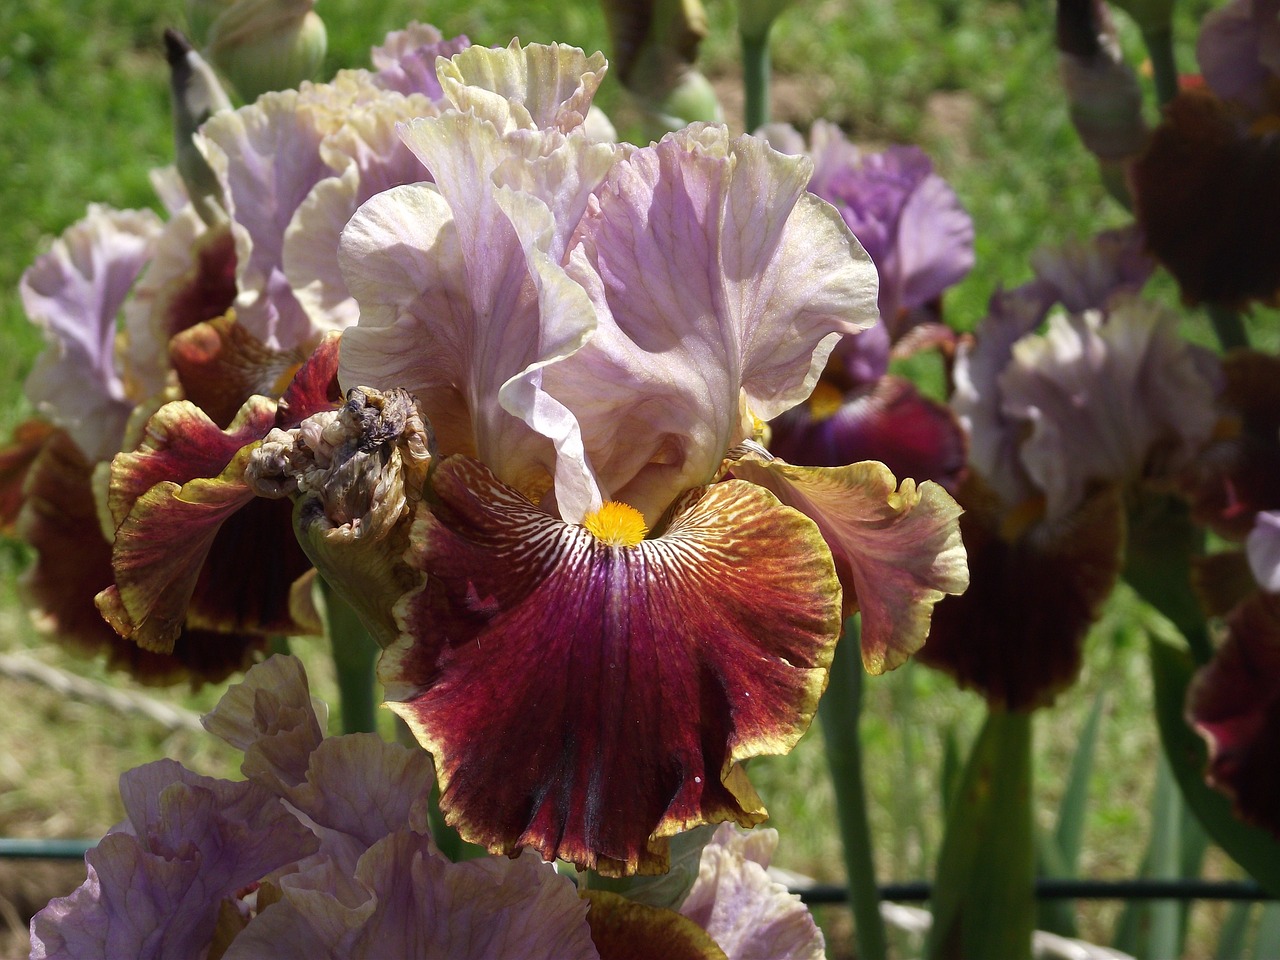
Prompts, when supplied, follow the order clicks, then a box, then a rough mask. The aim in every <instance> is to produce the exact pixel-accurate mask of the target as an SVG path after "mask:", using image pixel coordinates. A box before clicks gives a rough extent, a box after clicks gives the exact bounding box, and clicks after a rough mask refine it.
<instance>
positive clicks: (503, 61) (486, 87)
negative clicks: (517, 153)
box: [439, 40, 606, 133]
mask: <svg viewBox="0 0 1280 960" xmlns="http://www.w3.org/2000/svg"><path fill="white" fill-rule="evenodd" d="M605 69H606V64H605V59H604V54H602V53H594V54H592V55H591V56H590V57H588V56H587V55H586V54H585V53H583V52H582V51H581V50H579V49H578V48H577V47H570V46H566V45H564V44H560V43H552V44H541V43H531V44H529V45H528V46H527V47H522V46H520V42H519V41H518V40H512V41H511V43H510V45H509V46H507V48H506V49H505V50H492V49H489V48H487V47H469V48H468V49H467V50H465V51H463V52H462V53H459V54H458V55H457V56H455V57H453V58H452V59H451V60H449V61H447V62H445V63H442V64H441V65H440V71H439V74H440V83H441V86H442V87H443V89H444V95H445V96H446V97H447V98H448V99H449V100H450V101H451V102H452V103H453V105H454V106H455V107H457V108H458V109H459V110H460V111H462V112H464V113H468V112H470V113H474V114H476V115H477V116H479V117H482V118H483V119H485V120H487V121H488V122H489V123H492V124H493V125H494V126H495V127H497V128H498V130H499V131H500V132H502V133H510V132H511V131H513V130H559V131H560V132H561V133H568V132H570V131H571V130H575V129H577V128H578V127H580V126H582V124H583V123H585V122H586V118H587V108H588V107H590V106H591V99H592V97H594V96H595V93H596V90H597V89H598V88H599V86H600V81H601V80H603V79H604V73H605Z"/></svg>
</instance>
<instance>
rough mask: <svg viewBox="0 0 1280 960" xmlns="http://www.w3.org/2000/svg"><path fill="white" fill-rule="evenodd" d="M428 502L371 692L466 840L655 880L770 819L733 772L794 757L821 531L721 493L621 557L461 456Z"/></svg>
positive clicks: (835, 607)
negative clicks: (376, 690)
mask: <svg viewBox="0 0 1280 960" xmlns="http://www.w3.org/2000/svg"><path fill="white" fill-rule="evenodd" d="M432 498H433V499H432V500H431V502H432V503H433V506H432V509H431V510H430V511H426V510H422V511H420V517H419V520H418V522H417V525H416V528H415V532H414V540H415V545H414V547H413V551H412V553H411V559H412V561H413V562H414V563H415V564H417V565H419V566H420V567H421V568H422V569H423V570H424V571H426V573H427V575H428V579H427V585H426V587H425V588H424V589H423V590H422V592H420V593H418V594H416V595H414V596H411V597H408V598H406V599H405V600H404V601H403V602H402V604H401V606H400V608H399V610H398V613H397V616H398V617H399V619H400V620H401V622H402V623H403V626H404V631H405V632H404V635H403V636H402V638H401V640H400V642H399V643H398V644H397V645H396V646H395V647H392V648H391V649H390V650H388V651H387V653H386V654H384V657H383V662H382V665H381V667H380V675H381V676H382V678H383V679H384V681H385V682H386V683H387V684H388V686H389V698H390V699H391V700H392V701H393V702H392V704H391V706H392V709H393V710H395V711H396V712H397V713H398V714H399V715H400V716H402V717H403V718H404V719H405V720H406V722H407V723H408V724H409V725H410V727H411V729H412V730H413V731H414V734H415V736H416V737H417V738H418V740H419V742H421V743H422V744H423V745H424V746H426V747H427V749H428V750H429V751H430V752H431V753H432V754H433V756H434V757H435V759H436V764H437V769H438V771H439V776H440V780H441V786H442V796H441V806H442V808H443V809H444V811H445V815H446V818H447V819H448V820H449V822H450V823H452V824H454V825H455V826H457V827H458V828H459V830H460V831H461V832H462V834H463V835H464V837H466V838H468V839H470V840H473V841H475V842H478V843H483V844H484V845H486V846H488V847H489V848H490V849H492V850H494V851H504V852H510V851H513V850H515V849H516V848H518V847H519V846H522V845H528V846H532V847H533V848H534V849H536V850H539V851H540V852H541V853H542V854H543V855H544V856H545V857H547V858H552V857H563V858H566V859H570V860H572V861H574V862H576V863H578V864H580V865H582V866H586V867H589V868H592V869H596V870H599V871H601V872H604V873H610V874H625V873H633V872H637V871H639V872H643V873H652V872H660V871H662V870H663V869H665V867H666V862H667V840H666V838H667V837H669V836H671V835H672V834H675V833H677V832H679V831H681V830H684V829H687V828H689V827H692V826H695V825H697V824H699V823H704V822H715V821H719V820H735V821H737V822H739V823H742V824H744V825H749V824H752V823H756V822H758V821H759V820H760V819H761V818H762V817H763V816H764V811H763V808H762V807H761V805H760V802H759V799H758V798H757V797H756V795H755V792H754V791H753V790H752V789H751V786H750V784H749V783H747V781H746V778H745V776H744V774H743V773H742V771H741V769H740V768H739V767H738V764H739V763H740V761H742V760H745V759H746V758H748V757H751V756H756V755H760V754H773V753H785V752H786V751H788V750H789V749H790V748H791V747H792V746H793V745H794V744H795V742H796V741H797V740H798V739H799V737H800V736H801V734H802V733H803V732H804V730H805V729H806V728H807V726H808V724H809V722H810V720H811V718H812V716H813V712H814V709H815V707H816V704H817V698H818V696H819V694H820V693H821V691H822V689H823V687H824V686H825V683H826V668H827V665H828V664H829V662H830V657H831V652H832V649H833V646H834V640H835V638H836V636H837V634H838V632H839V626H840V616H839V600H838V587H837V584H836V580H835V574H834V571H833V570H832V568H831V565H830V556H829V553H828V552H827V550H826V548H825V547H824V546H823V544H822V542H821V538H820V537H819V535H818V532H817V530H816V529H815V528H814V527H813V525H812V524H811V523H810V522H809V521H807V520H806V519H805V518H804V517H802V516H801V515H800V514H798V513H796V512H795V511H792V510H788V509H785V508H783V507H780V506H779V505H778V504H777V502H776V500H774V499H773V498H772V497H771V496H769V495H768V494H766V493H765V492H763V491H761V490H759V489H758V488H755V487H752V486H751V485H748V484H743V483H738V482H728V483H722V484H716V485H715V486H712V487H709V488H706V489H702V490H695V491H692V492H690V493H689V494H688V495H687V496H686V497H685V498H683V499H682V500H681V501H679V502H678V504H677V505H676V506H675V507H674V508H673V511H672V514H671V519H670V522H669V524H668V525H667V527H666V529H665V530H664V531H663V533H662V535H661V536H659V537H658V538H656V539H653V540H644V541H641V542H640V543H638V544H637V545H636V546H634V547H611V546H608V545H606V544H605V543H604V542H603V541H601V540H597V539H596V538H595V537H594V536H593V535H592V534H591V533H589V532H587V530H585V529H584V528H581V527H577V526H573V525H568V524H565V523H562V522H560V521H558V520H555V519H554V518H551V517H548V516H547V515H546V514H544V513H541V512H539V511H537V510H536V509H534V508H533V507H532V506H531V505H530V504H529V503H528V502H527V501H526V500H525V499H524V498H523V497H521V496H520V495H519V494H518V493H516V492H515V491H513V490H511V489H510V488H508V487H505V486H504V485H502V484H500V483H499V482H497V481H496V480H495V479H494V478H493V476H492V475H491V474H490V473H489V472H488V471H487V470H486V469H485V468H484V467H483V466H481V465H480V464H478V463H476V462H474V461H471V460H467V459H465V458H458V457H454V458H451V459H449V460H446V461H444V462H442V463H441V464H440V465H439V466H438V467H437V468H436V471H435V473H434V474H433V477H432ZM530 718H536V722H531V719H530ZM619 771H625V772H626V776H619Z"/></svg>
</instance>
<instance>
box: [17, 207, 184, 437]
mask: <svg viewBox="0 0 1280 960" xmlns="http://www.w3.org/2000/svg"><path fill="white" fill-rule="evenodd" d="M159 233H160V218H159V217H157V216H156V215H155V214H154V213H152V212H151V211H149V210H111V209H110V208H107V207H102V206H98V205H96V204H95V205H93V206H91V207H90V208H89V213H88V215H87V216H85V218H84V219H83V220H81V221H79V222H78V223H75V224H73V225H72V226H71V227H70V228H68V229H67V231H66V232H65V233H64V234H63V235H62V236H61V237H59V238H58V240H57V241H56V242H55V243H54V245H53V247H52V248H51V249H50V250H49V252H48V253H46V254H43V255H42V256H40V257H39V258H37V259H36V262H35V263H34V264H32V265H31V266H30V267H29V268H28V269H27V271H26V272H25V273H24V274H23V275H22V282H21V284H19V292H20V293H21V295H22V305H23V307H24V308H25V310H26V312H27V316H28V318H30V320H31V321H32V322H33V323H35V324H36V325H37V326H39V327H41V328H42V329H43V330H44V333H45V339H46V340H47V342H48V346H47V347H46V348H45V350H44V352H43V353H42V354H41V355H40V356H39V357H38V358H37V359H36V363H35V366H34V367H33V368H32V370H31V374H30V376H29V377H28V378H27V383H26V394H27V396H28V397H29V398H30V399H31V401H32V402H33V403H34V404H35V405H36V408H37V409H38V410H39V411H40V412H41V413H42V414H43V415H44V416H45V417H47V418H49V419H50V420H51V421H53V423H54V424H55V425H57V426H59V427H62V428H63V429H64V430H66V431H67V432H68V433H70V434H71V438H72V439H73V440H74V441H75V442H76V445H77V446H78V447H80V449H81V450H83V451H84V452H85V454H86V455H87V456H88V457H89V459H90V460H95V461H96V460H105V459H107V458H108V457H110V456H111V455H112V454H113V453H115V452H116V451H118V450H119V449H120V443H121V440H122V438H123V437H124V427H125V422H126V421H127V420H128V417H129V412H130V411H131V410H132V409H133V404H132V403H131V402H130V401H129V399H128V398H127V397H126V396H125V387H124V383H123V381H122V380H121V378H120V374H119V371H118V368H117V365H116V355H115V347H116V334H117V326H116V320H117V314H118V313H119V312H120V308H121V307H122V306H123V305H124V302H125V299H126V298H127V297H128V295H129V291H130V290H131V289H132V287H133V284H134V281H136V280H137V278H138V274H139V273H141V272H142V269H143V267H145V266H146V264H147V263H148V262H149V261H150V259H151V257H152V255H153V253H154V244H155V241H156V236H157V235H158V234H159Z"/></svg>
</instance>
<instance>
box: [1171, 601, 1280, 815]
mask: <svg viewBox="0 0 1280 960" xmlns="http://www.w3.org/2000/svg"><path fill="white" fill-rule="evenodd" d="M1227 626H1228V629H1229V631H1230V632H1229V633H1228V635H1227V640H1226V643H1224V644H1223V646H1222V648H1221V649H1220V650H1219V651H1218V653H1217V655H1216V656H1215V657H1214V658H1213V660H1212V661H1211V662H1210V663H1209V665H1208V666H1207V667H1204V668H1203V669H1202V670H1201V671H1200V672H1199V673H1198V674H1197V675H1196V678H1195V680H1194V681H1193V683H1192V686H1191V689H1190V690H1189V691H1188V694H1187V713H1188V716H1189V719H1190V720H1191V722H1192V723H1193V724H1194V725H1195V727H1196V729H1197V730H1199V731H1200V733H1201V734H1203V735H1204V738H1205V739H1206V740H1207V741H1208V742H1209V782H1210V783H1212V784H1213V785H1214V786H1215V787H1217V788H1218V789H1220V790H1223V791H1224V792H1226V793H1229V794H1230V795H1231V796H1232V797H1233V798H1234V800H1235V805H1236V812H1237V814H1238V815H1239V816H1240V817H1241V818H1242V819H1244V820H1247V821H1249V822H1250V823H1254V824H1256V825H1257V826H1260V827H1263V828H1264V829H1266V830H1270V831H1271V832H1272V833H1273V834H1275V835H1276V836H1277V837H1280V766H1277V764H1276V756H1277V754H1280V597H1278V596H1275V595H1273V594H1263V593H1257V594H1254V595H1253V597H1251V598H1250V599H1249V600H1246V601H1245V602H1244V603H1242V604H1241V605H1240V606H1239V607H1237V608H1236V610H1235V611H1234V612H1233V613H1232V615H1231V616H1230V617H1229V618H1228V621H1227Z"/></svg>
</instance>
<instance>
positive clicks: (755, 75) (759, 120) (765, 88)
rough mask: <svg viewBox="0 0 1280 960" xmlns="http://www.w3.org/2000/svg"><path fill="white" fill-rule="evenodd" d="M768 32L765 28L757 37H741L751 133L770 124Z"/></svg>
mask: <svg viewBox="0 0 1280 960" xmlns="http://www.w3.org/2000/svg"><path fill="white" fill-rule="evenodd" d="M769 30H770V28H768V27H766V28H765V29H764V30H763V31H762V32H761V33H760V34H759V35H756V36H747V35H746V34H745V33H744V34H742V85H743V97H744V100H745V104H744V106H743V120H744V123H745V125H746V129H747V132H748V133H753V132H754V131H756V130H758V129H759V128H760V127H763V126H764V125H765V124H766V123H768V122H769V74H770V70H771V69H772V67H771V65H770V61H769Z"/></svg>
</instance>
